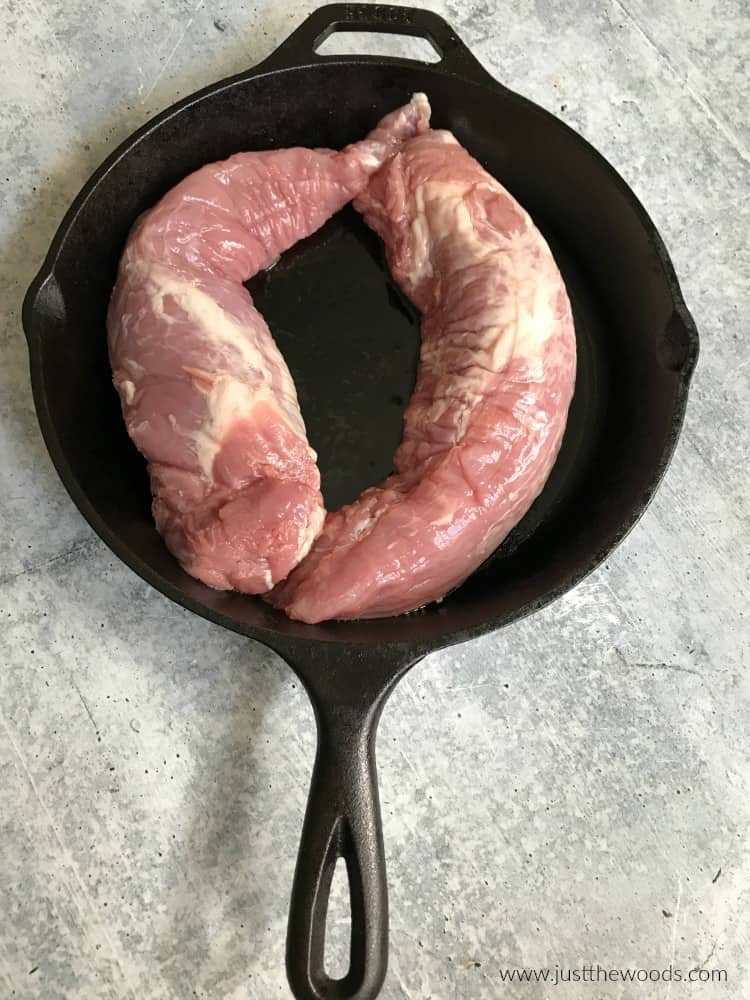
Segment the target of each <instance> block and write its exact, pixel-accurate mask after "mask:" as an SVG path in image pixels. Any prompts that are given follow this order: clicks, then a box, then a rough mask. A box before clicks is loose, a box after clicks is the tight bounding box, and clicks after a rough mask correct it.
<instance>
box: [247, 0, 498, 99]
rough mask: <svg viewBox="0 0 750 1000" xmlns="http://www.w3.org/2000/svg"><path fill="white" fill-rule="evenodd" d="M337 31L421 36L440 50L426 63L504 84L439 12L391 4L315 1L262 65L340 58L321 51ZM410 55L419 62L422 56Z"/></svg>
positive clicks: (281, 66) (282, 66) (288, 65)
mask: <svg viewBox="0 0 750 1000" xmlns="http://www.w3.org/2000/svg"><path fill="white" fill-rule="evenodd" d="M335 32H345V33H346V34H347V36H349V37H351V36H352V35H354V34H357V33H361V32H367V33H376V34H378V35H383V34H386V35H408V36H411V37H413V38H421V39H423V40H424V41H426V42H428V43H429V44H430V45H431V46H432V48H433V49H434V50H435V52H436V53H437V56H438V58H437V60H432V59H431V60H429V61H428V64H432V65H437V66H439V67H440V69H441V70H444V71H445V72H447V73H452V74H454V75H456V76H461V77H466V78H468V79H471V80H474V81H477V82H479V83H484V84H491V85H492V86H494V87H496V88H501V87H502V85H501V84H499V83H498V82H497V80H495V79H494V77H492V76H491V75H490V74H489V73H488V72H487V71H486V70H485V69H484V67H483V66H482V65H481V63H479V62H478V61H477V59H475V58H474V56H473V55H472V54H471V52H470V51H469V49H468V48H467V47H466V45H464V43H463V42H462V41H461V39H460V38H459V37H458V35H457V34H456V32H455V31H454V30H453V28H451V26H450V25H449V24H448V23H447V22H446V21H444V20H443V18H442V17H440V15H439V14H435V13H434V12H433V11H430V10H418V9H417V8H416V7H396V6H393V5H391V4H349V3H335V4H328V5H326V6H325V7H319V8H318V10H316V11H314V12H313V13H312V14H311V15H310V16H309V17H308V18H307V20H305V21H303V22H302V24H301V25H300V26H299V27H298V28H297V29H295V31H293V32H292V34H291V35H290V36H289V37H288V38H287V39H286V40H285V41H284V42H282V43H281V45H280V46H279V47H278V48H277V49H276V51H275V52H274V53H273V54H272V55H271V56H269V57H268V59H266V60H265V61H264V63H263V66H264V68H265V67H268V68H273V69H291V68H292V67H294V66H305V65H309V64H310V62H311V61H313V62H336V61H340V60H341V59H342V57H343V55H342V54H341V53H337V54H330V55H329V54H327V53H324V52H320V51H319V49H320V48H321V46H322V45H323V44H324V42H325V41H326V39H327V38H329V37H330V36H331V35H332V34H334V33H335ZM348 54H349V55H353V54H354V53H348ZM361 58H363V59H372V58H376V59H383V56H368V55H363V56H361ZM398 58H399V59H401V58H402V57H401V56H398ZM408 61H409V62H412V63H415V62H416V63H419V62H425V61H426V60H424V59H408Z"/></svg>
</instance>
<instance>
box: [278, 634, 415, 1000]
mask: <svg viewBox="0 0 750 1000" xmlns="http://www.w3.org/2000/svg"><path fill="white" fill-rule="evenodd" d="M275 645H276V649H277V652H280V653H281V655H282V656H283V657H284V659H285V660H286V661H287V663H288V664H289V665H290V666H292V668H293V669H294V670H295V672H296V673H297V675H298V676H299V677H300V679H301V680H302V682H303V684H304V686H305V689H306V690H307V693H308V695H309V696H310V700H311V701H312V704H313V708H314V710H315V718H316V722H317V729H318V749H317V754H316V758H315V765H314V767H313V774H312V780H311V784H310V794H309V798H308V802H307V811H306V813H305V821H304V825H303V828H302V837H301V841H300V847H299V854H298V857H297V868H296V871H295V875H294V883H293V886H292V897H291V902H290V911H289V925H288V930H287V950H286V969H287V977H288V979H289V985H290V986H291V988H292V992H293V994H294V996H295V997H296V998H297V1000H374V998H375V997H377V995H378V993H379V992H380V988H381V986H382V985H383V980H384V979H385V974H386V972H387V969H388V889H387V885H386V871H385V852H384V848H383V831H382V825H381V819H380V802H379V796H378V779H377V769H376V766H375V736H376V731H377V726H378V722H379V720H380V716H381V714H382V711H383V706H384V705H385V703H386V701H387V699H388V696H389V695H390V693H391V691H392V690H393V688H394V687H395V685H396V683H397V681H398V680H399V679H400V677H402V676H403V675H404V673H406V671H407V670H408V669H409V668H410V667H411V666H413V665H414V663H416V662H418V660H420V659H421V658H422V656H423V655H424V652H421V651H420V652H417V650H416V649H414V648H412V649H411V650H408V651H400V652H397V653H393V652H391V651H387V650H386V649H385V648H384V647H380V648H378V647H375V648H373V647H372V646H370V647H366V646H359V647H351V646H347V647H343V646H342V645H338V647H336V646H334V645H333V644H326V643H314V644H313V645H312V647H311V645H310V644H309V643H306V644H305V645H304V647H302V648H299V647H298V648H297V649H294V650H292V649H290V647H289V646H288V645H286V644H285V648H283V649H282V648H279V644H278V643H277V644H275ZM290 653H291V654H292V655H289V654H290ZM297 654H299V655H297ZM339 859H343V861H344V863H345V865H346V872H347V876H348V880H349V904H350V917H351V936H350V946H349V969H348V971H347V973H346V975H345V976H343V977H342V978H341V979H332V978H331V977H330V976H329V975H328V973H327V972H326V970H325V936H326V918H327V914H328V899H329V894H330V890H331V882H332V879H333V872H334V869H335V867H336V862H337V861H338V860H339Z"/></svg>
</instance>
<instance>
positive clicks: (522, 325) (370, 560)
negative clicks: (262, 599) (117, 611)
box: [272, 131, 576, 622]
mask: <svg viewBox="0 0 750 1000" xmlns="http://www.w3.org/2000/svg"><path fill="white" fill-rule="evenodd" d="M354 205H355V208H357V209H358V210H359V211H360V212H362V213H363V215H364V218H365V220H366V221H367V223H368V224H369V225H370V226H371V227H372V228H373V229H374V230H375V232H377V233H378V234H379V235H380V236H381V238H382V239H383V241H384V242H385V246H386V251H387V255H388V260H389V264H390V268H391V271H392V273H393V275H394V277H395V279H396V280H397V282H398V284H399V286H400V287H401V289H402V290H403V291H404V292H405V293H406V295H408V296H409V298H410V299H411V300H412V302H413V303H414V304H415V305H416V306H417V307H418V308H419V309H420V311H421V313H422V326H421V334H422V345H421V354H420V363H419V371H418V376H417V383H416V387H415V390H414V394H413V396H412V398H411V401H410V403H409V405H408V407H407V410H406V413H405V417H404V434H403V441H402V444H401V446H400V447H399V449H398V451H397V452H396V456H395V470H396V471H395V474H394V475H392V476H390V477H389V478H388V479H387V480H386V481H385V482H384V483H382V485H380V486H376V487H373V488H370V489H368V490H365V492H364V493H363V494H362V495H361V496H360V497H359V499H358V500H356V501H355V502H354V503H352V504H350V505H349V506H347V507H343V508H342V509H341V510H339V511H337V512H335V513H333V514H329V515H328V518H327V520H326V523H325V527H324V529H323V532H322V534H321V535H320V537H319V538H318V539H317V541H316V542H315V543H314V545H313V547H312V549H311V551H310V553H309V555H308V556H307V558H306V559H305V560H304V561H303V562H302V563H301V564H300V565H299V566H298V567H297V569H296V570H295V571H294V572H293V573H292V574H291V576H290V577H289V579H288V581H287V582H286V583H285V584H283V585H281V586H280V587H279V588H278V589H277V590H276V591H275V592H274V594H273V595H272V599H273V601H274V603H275V604H276V605H277V606H278V607H281V608H283V609H284V611H285V612H286V613H287V614H288V615H289V616H290V617H292V618H295V619H298V620H300V621H305V622H318V621H324V620H327V619H334V618H338V619H350V618H377V617H381V616H386V615H397V614H401V613H404V612H408V611H412V610H414V609H416V608H419V607H421V606H422V605H424V604H426V603H428V602H430V601H435V600H439V599H440V598H442V597H443V596H444V595H445V594H446V593H448V591H450V590H451V589H452V588H454V587H456V586H457V585H458V584H460V583H462V582H463V581H464V580H465V579H466V577H467V576H468V575H469V574H470V573H471V572H472V571H473V570H474V569H476V568H477V566H479V564H480V563H481V562H482V561H483V560H484V559H486V558H487V556H489V555H490V553H491V552H492V551H493V550H494V549H495V548H496V547H497V546H498V545H499V544H500V542H501V541H502V540H503V539H504V538H505V536H506V535H507V534H508V532H509V531H510V530H511V529H512V528H513V527H514V526H515V525H516V524H517V523H518V522H519V521H520V520H521V518H522V517H523V515H524V514H525V513H526V511H527V510H528V509H529V507H530V506H531V504H532V502H533V501H534V499H535V498H536V497H537V496H538V495H539V493H540V491H541V489H542V487H543V485H544V483H545V481H546V479H547V477H548V475H549V472H550V470H551V468H552V465H553V463H554V461H555V457H556V455H557V452H558V450H559V447H560V443H561V440H562V436H563V431H564V429H565V423H566V419H567V413H568V407H569V404H570V401H571V398H572V395H573V388H574V383H575V371H576V347H575V332H574V327H573V319H572V314H571V309H570V303H569V301H568V296H567V293H566V290H565V286H564V284H563V281H562V278H561V276H560V273H559V271H558V269H557V266H556V264H555V261H554V258H553V257H552V254H551V252H550V250H549V247H548V246H547V244H546V242H545V240H544V238H543V237H542V235H541V233H540V232H539V231H538V229H537V228H536V227H535V226H534V224H533V222H532V221H531V219H530V217H529V216H528V214H527V213H526V212H525V211H524V209H523V208H522V207H521V206H520V205H519V204H518V203H517V202H516V201H515V199H514V198H513V197H512V196H511V195H510V194H509V193H508V191H506V190H505V189H504V188H503V187H502V185H501V184H499V183H498V182H497V181H496V180H495V179H494V178H493V177H491V176H490V175H489V174H488V173H486V171H484V170H483V169H482V167H481V166H480V165H479V164H478V163H477V162H476V161H475V160H474V159H472V157H471V156H470V155H469V154H468V153H467V152H466V150H465V149H463V148H462V147H461V146H460V145H459V144H458V142H457V141H456V139H455V138H454V137H453V135H452V134H451V133H449V132H444V131H426V132H425V133H423V134H422V135H420V136H418V137H417V138H415V139H412V140H411V141H410V142H409V143H407V144H406V145H405V146H404V148H403V150H402V151H401V152H400V153H398V154H397V155H396V156H395V157H394V158H392V159H391V160H390V161H389V162H388V163H387V164H386V165H384V166H383V168H382V169H381V170H380V171H379V172H378V173H377V174H376V176H375V177H374V178H373V179H372V181H371V182H370V185H369V186H368V188H367V189H366V190H365V191H363V193H362V194H361V195H360V196H359V197H358V198H357V199H356V200H355V202H354Z"/></svg>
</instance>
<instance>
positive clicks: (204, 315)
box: [107, 94, 429, 594]
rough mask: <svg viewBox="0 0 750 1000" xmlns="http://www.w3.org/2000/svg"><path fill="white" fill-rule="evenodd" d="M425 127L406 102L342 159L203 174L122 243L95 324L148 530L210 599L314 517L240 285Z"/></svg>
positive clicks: (299, 441)
mask: <svg viewBox="0 0 750 1000" xmlns="http://www.w3.org/2000/svg"><path fill="white" fill-rule="evenodd" d="M428 120H429V105H428V104H427V100H426V98H425V97H424V95H419V94H418V95H415V96H414V98H413V99H412V101H411V102H410V103H409V104H408V105H406V106H405V107H403V108H401V109H399V110H398V111H395V112H393V113H392V114H390V115H388V116H387V117H386V118H384V119H383V120H382V121H381V122H380V124H379V125H378V126H377V128H376V129H375V130H374V131H373V132H371V133H370V135H369V136H368V137H367V138H366V139H365V140H363V141H362V142H358V143H354V144H353V145H351V146H348V147H346V149H344V150H342V151H341V152H334V151H332V150H325V149H318V150H311V149H300V148H295V149H282V150H275V151H268V152H254V153H239V154H237V155H235V156H232V157H230V158H229V159H228V160H225V161H223V162H220V163H212V164H210V165H208V166H206V167H203V168H202V169H200V170H198V171H197V172H196V173H194V174H191V175H190V176H189V177H187V178H185V180H183V181H182V182H181V183H179V184H178V185H177V186H176V187H175V188H173V189H172V190H171V191H169V193H168V194H166V195H165V196H164V197H163V198H162V200H161V201H160V202H159V203H158V204H157V205H156V206H155V207H154V208H153V209H151V210H150V211H149V212H147V213H146V214H144V215H143V216H141V218H140V219H139V220H138V221H137V222H136V224H135V226H134V227H133V230H132V232H131V233H130V236H129V238H128V241H127V245H126V248H125V252H124V255H123V257H122V260H121V262H120V268H119V272H118V278H117V283H116V285H115V288H114V291H113V295H112V300H111V303H110V308H109V313H108V319H107V327H108V337H109V353H110V360H111V363H112V370H113V376H114V384H115V387H116V388H117V391H118V393H119V395H120V400H121V403H122V410H123V415H124V417H125V422H126V425H127V430H128V433H129V434H130V437H131V438H132V439H133V441H134V442H135V444H136V445H137V447H138V448H139V449H140V451H141V452H142V453H143V455H144V456H145V457H146V458H147V459H148V463H149V473H150V477H151V490H152V494H153V514H154V519H155V521H156V525H157V527H158V529H159V531H160V532H161V534H162V535H163V537H164V539H165V541H166V544H167V546H168V547H169V549H170V550H171V551H172V553H173V554H174V555H175V556H176V557H177V559H178V560H179V561H180V563H181V564H182V565H183V567H184V568H185V569H186V570H187V572H188V573H191V574H192V575H193V576H195V577H197V578H198V579H200V580H202V581H203V582H204V583H207V584H208V585H209V586H211V587H216V588H220V589H229V588H234V589H236V590H240V591H243V592H245V593H250V594H254V593H263V592H264V591H267V590H269V589H270V588H271V587H273V586H274V584H276V583H277V582H278V581H279V580H282V579H284V578H285V577H286V576H287V574H288V573H289V572H290V570H292V569H293V567H294V566H296V564H297V563H298V562H299V561H300V559H302V558H303V556H304V555H305V554H306V553H307V552H308V550H309V548H310V546H311V545H312V543H313V540H314V539H315V537H316V536H317V535H318V533H319V532H320V529H321V527H322V525H323V519H324V516H325V511H324V507H323V499H322V496H321V493H320V475H319V472H318V468H317V465H316V455H315V452H314V451H313V450H312V448H311V447H310V445H309V444H308V441H307V435H306V432H305V426H304V423H303V421H302V416H301V414H300V410H299V405H298V403H297V394H296V391H295V388H294V384H293V382H292V379H291V376H290V374H289V370H288V368H287V366H286V364H285V362H284V359H283V358H282V356H281V354H280V352H279V350H278V348H277V347H276V344H275V343H274V341H273V338H272V337H271V333H270V331H269V329H268V327H267V325H266V323H265V321H264V319H263V317H262V316H261V315H260V313H259V312H258V311H257V310H256V309H255V307H254V306H253V303H252V299H251V298H250V296H249V294H248V293H247V291H246V290H245V288H244V287H243V284H242V283H243V282H245V281H247V280H248V279H249V278H251V277H252V276H253V275H254V274H256V273H257V272H258V271H261V270H263V269H264V268H267V267H268V266H269V265H271V264H272V263H273V262H274V261H275V259H276V258H277V257H278V256H279V254H281V253H283V252H284V251H285V250H287V249H288V248H289V247H291V246H292V245H293V244H294V243H296V242H297V241H298V240H300V239H302V238H303V237H305V236H309V235H310V234H311V233H313V232H314V231H315V230H316V229H318V228H319V227H320V226H322V225H323V223H324V222H326V220H327V219H328V218H330V216H331V215H333V213H334V212H337V211H338V210H339V209H340V208H341V207H342V206H343V205H345V204H346V203H347V202H348V201H350V200H351V199H352V198H353V197H354V196H355V195H357V194H359V193H360V192H361V191H362V190H363V189H364V187H365V186H366V184H367V183H368V181H369V179H370V177H371V175H372V174H373V173H374V172H375V171H376V170H378V168H379V167H381V166H382V164H383V163H384V162H386V161H387V160H388V158H389V157H391V156H392V155H393V154H394V153H395V152H396V151H397V150H398V149H399V147H400V146H401V145H402V144H403V142H404V141H405V140H406V139H409V138H411V137H412V136H414V135H416V134H417V133H418V132H420V131H423V130H424V129H426V128H427V124H428Z"/></svg>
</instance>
